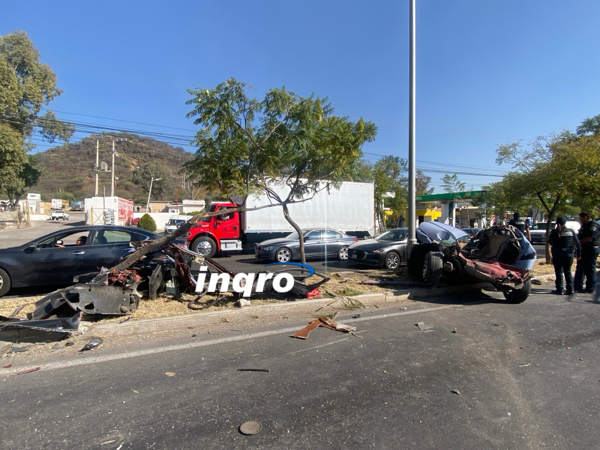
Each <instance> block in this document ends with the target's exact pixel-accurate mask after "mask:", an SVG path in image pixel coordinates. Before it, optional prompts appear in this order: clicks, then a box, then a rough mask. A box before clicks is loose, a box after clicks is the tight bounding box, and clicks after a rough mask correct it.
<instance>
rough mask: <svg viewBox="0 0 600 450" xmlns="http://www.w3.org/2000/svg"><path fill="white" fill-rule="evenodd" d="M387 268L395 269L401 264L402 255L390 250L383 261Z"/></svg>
mask: <svg viewBox="0 0 600 450" xmlns="http://www.w3.org/2000/svg"><path fill="white" fill-rule="evenodd" d="M383 264H384V266H385V268H386V269H391V270H395V269H397V268H398V267H399V266H400V255H399V254H398V253H396V252H389V253H388V254H387V255H386V256H385V261H384V262H383Z"/></svg>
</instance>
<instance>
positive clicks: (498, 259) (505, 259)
mask: <svg viewBox="0 0 600 450" xmlns="http://www.w3.org/2000/svg"><path fill="white" fill-rule="evenodd" d="M446 237H448V239H441V240H436V239H432V238H431V237H430V235H429V236H428V235H427V234H425V233H418V238H419V243H418V244H417V245H415V247H414V248H413V250H412V252H411V255H410V258H409V260H408V270H409V274H410V276H411V278H413V279H415V280H417V281H424V282H428V283H432V284H434V285H435V284H438V283H439V282H440V280H441V279H442V277H444V278H446V279H447V280H448V281H449V282H450V283H455V284H465V283H477V282H487V283H491V284H492V285H494V286H495V287H496V289H498V290H500V291H502V292H503V293H504V297H505V298H506V300H508V302H509V303H522V302H524V301H525V300H526V299H527V297H528V296H529V293H530V291H531V278H532V276H531V273H530V269H531V268H533V263H534V262H535V258H536V254H535V250H533V247H532V246H531V244H530V243H529V242H528V241H527V239H526V238H525V237H524V236H523V235H522V233H521V232H520V231H519V230H518V229H516V228H514V227H512V226H494V227H491V228H488V229H485V230H481V231H480V232H479V233H477V234H476V235H475V236H473V237H472V238H470V239H469V237H461V238H458V239H455V238H454V237H452V236H448V235H446Z"/></svg>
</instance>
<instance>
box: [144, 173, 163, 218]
mask: <svg viewBox="0 0 600 450" xmlns="http://www.w3.org/2000/svg"><path fill="white" fill-rule="evenodd" d="M160 180H162V178H154V177H152V178H151V179H150V189H149V190H148V201H147V202H146V212H148V206H150V195H152V184H153V183H154V182H155V181H160Z"/></svg>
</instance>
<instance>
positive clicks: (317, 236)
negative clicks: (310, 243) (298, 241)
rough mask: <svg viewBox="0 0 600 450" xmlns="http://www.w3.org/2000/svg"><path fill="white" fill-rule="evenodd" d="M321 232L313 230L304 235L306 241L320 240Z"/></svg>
mask: <svg viewBox="0 0 600 450" xmlns="http://www.w3.org/2000/svg"><path fill="white" fill-rule="evenodd" d="M322 232H323V231H322V230H313V231H311V232H310V233H308V234H307V235H306V239H321V233H322Z"/></svg>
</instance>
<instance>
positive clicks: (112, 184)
mask: <svg viewBox="0 0 600 450" xmlns="http://www.w3.org/2000/svg"><path fill="white" fill-rule="evenodd" d="M126 140H127V139H115V138H113V140H112V173H111V183H110V196H111V197H114V196H115V156H119V154H118V153H117V152H116V151H115V141H116V142H122V141H126Z"/></svg>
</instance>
